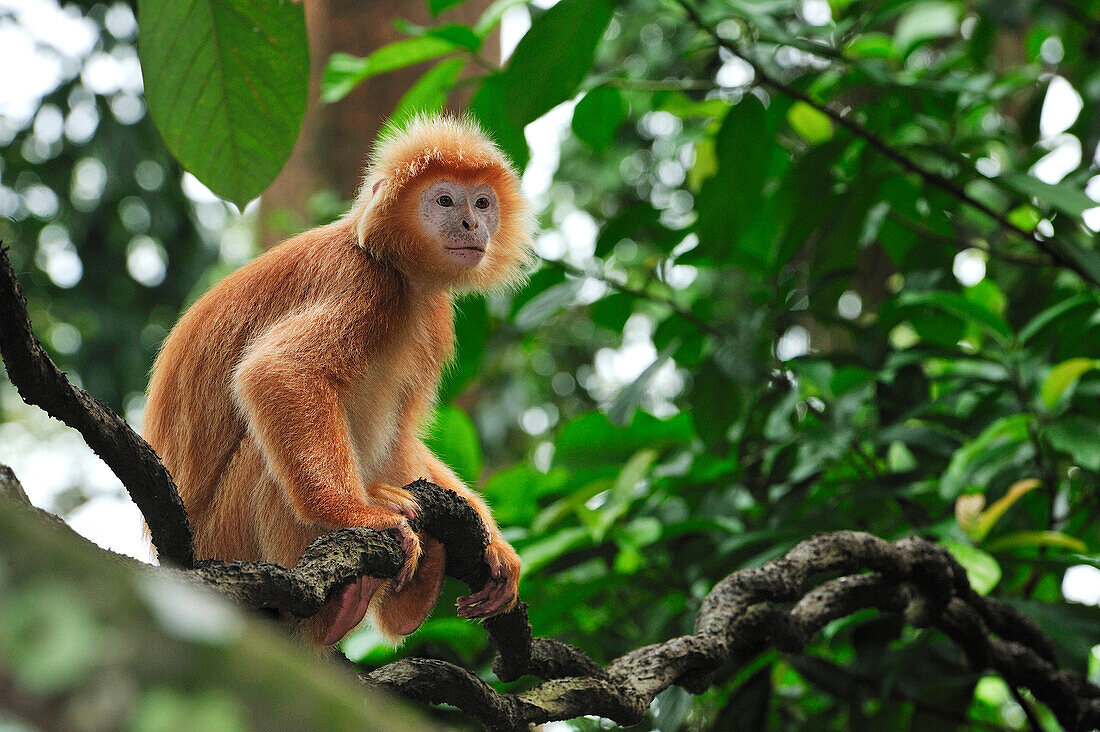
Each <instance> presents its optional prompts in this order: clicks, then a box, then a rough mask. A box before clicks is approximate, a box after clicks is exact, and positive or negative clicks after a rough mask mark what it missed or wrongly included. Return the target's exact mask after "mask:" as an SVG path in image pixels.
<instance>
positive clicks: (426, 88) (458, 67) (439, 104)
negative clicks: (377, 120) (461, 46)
mask: <svg viewBox="0 0 1100 732" xmlns="http://www.w3.org/2000/svg"><path fill="white" fill-rule="evenodd" d="M465 65H466V61H465V59H461V58H449V59H445V60H443V61H440V62H439V63H437V64H436V65H435V66H433V67H432V68H431V70H430V71H428V72H427V73H425V74H424V75H423V76H421V77H420V78H419V79H418V80H417V82H416V83H415V84H413V85H412V86H411V87H409V90H408V91H407V92H405V94H404V95H403V96H402V97H401V99H400V100H398V102H397V106H396V107H395V108H394V110H393V114H392V115H391V116H390V122H391V123H392V124H393V125H394V126H396V127H401V126H402V125H403V124H405V122H407V121H408V120H409V118H411V117H412V116H413V115H415V114H418V113H422V112H423V113H429V114H430V113H432V112H438V111H440V110H441V109H443V107H444V106H445V105H446V104H447V94H448V93H449V92H450V91H451V88H452V87H454V84H455V80H456V79H457V78H458V75H459V74H460V73H461V72H462V67H463V66H465Z"/></svg>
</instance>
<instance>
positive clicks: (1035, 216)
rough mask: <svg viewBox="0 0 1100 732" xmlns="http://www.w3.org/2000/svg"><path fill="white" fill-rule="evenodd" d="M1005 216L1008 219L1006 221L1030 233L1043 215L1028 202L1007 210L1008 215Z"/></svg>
mask: <svg viewBox="0 0 1100 732" xmlns="http://www.w3.org/2000/svg"><path fill="white" fill-rule="evenodd" d="M1005 218H1007V219H1008V223H1010V224H1012V225H1013V226H1015V227H1016V228H1018V229H1020V230H1022V231H1026V232H1029V233H1030V232H1032V231H1035V227H1036V226H1038V225H1039V222H1040V221H1042V220H1043V215H1042V214H1041V213H1040V212H1039V209H1037V208H1035V207H1034V206H1032V205H1031V204H1030V203H1025V204H1024V205H1022V206H1017V207H1016V208H1014V209H1012V210H1011V211H1009V212H1008V216H1006V217H1005Z"/></svg>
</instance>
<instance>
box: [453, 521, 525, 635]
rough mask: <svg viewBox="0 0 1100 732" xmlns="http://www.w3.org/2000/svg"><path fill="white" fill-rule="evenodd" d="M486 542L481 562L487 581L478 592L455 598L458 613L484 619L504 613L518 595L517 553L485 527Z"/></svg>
mask: <svg viewBox="0 0 1100 732" xmlns="http://www.w3.org/2000/svg"><path fill="white" fill-rule="evenodd" d="M485 535H486V537H487V538H488V539H489V545H488V546H487V547H485V563H486V564H488V565H489V581H488V582H486V583H485V586H484V587H482V588H481V590H480V591H478V592H476V593H474V594H472V595H469V596H467V597H460V598H458V602H457V603H456V605H457V607H458V616H459V617H461V618H487V617H489V616H491V615H497V614H499V613H503V612H507V611H508V610H511V609H512V607H513V606H514V605H515V604H516V600H517V599H518V597H519V555H518V554H516V550H515V549H513V548H512V547H511V546H510V545H509V544H508V542H506V541H504V539H501V538H500V537H499V536H495V535H494V534H493V533H492V532H491V531H490V530H489V526H488V525H486V526H485Z"/></svg>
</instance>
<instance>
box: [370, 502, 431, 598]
mask: <svg viewBox="0 0 1100 732" xmlns="http://www.w3.org/2000/svg"><path fill="white" fill-rule="evenodd" d="M413 505H414V506H415V505H416V504H415V503H414V504H413ZM413 515H414V516H415V515H416V514H415V513H414V514H413ZM354 525H356V526H365V527H366V528H368V529H374V530H375V531H395V532H397V534H398V535H399V537H400V539H401V549H402V550H403V551H404V552H405V562H404V564H402V565H401V569H400V570H398V572H397V574H396V575H394V578H393V590H394V592H397V591H398V590H400V589H401V588H402V587H404V586H405V583H406V582H408V581H409V578H410V577H412V576H413V573H414V572H416V567H417V565H418V564H419V563H420V554H421V548H420V538H419V537H418V536H417V535H416V533H414V532H413V530H412V527H411V526H409V519H408V518H407V517H406V516H405V515H404V514H402V513H397V512H394V511H391V510H389V509H386V508H380V507H375V506H369V507H366V508H364V509H363V510H362V511H360V512H359V515H358V516H357V517H356V520H355V524H354Z"/></svg>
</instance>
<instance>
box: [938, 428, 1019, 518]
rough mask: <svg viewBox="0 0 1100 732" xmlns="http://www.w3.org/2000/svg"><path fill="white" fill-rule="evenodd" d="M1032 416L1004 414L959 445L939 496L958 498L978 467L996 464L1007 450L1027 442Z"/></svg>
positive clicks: (945, 475)
mask: <svg viewBox="0 0 1100 732" xmlns="http://www.w3.org/2000/svg"><path fill="white" fill-rule="evenodd" d="M1029 419H1030V418H1029V417H1028V415H1025V414H1013V415H1010V416H1007V417H1002V418H1001V419H998V420H995V421H994V422H992V423H991V424H990V425H989V426H988V427H986V428H985V429H984V430H982V433H981V434H980V435H978V436H977V437H976V438H974V439H973V440H972V441H971V442H969V443H967V444H966V445H964V446H962V447H960V448H959V449H958V450H957V451H956V452H955V454H954V456H953V457H952V458H951V462H950V464H949V465H948V466H947V470H946V471H945V472H944V474H943V477H942V478H941V479H940V496H941V497H942V498H945V499H948V500H952V499H954V498H956V497H957V496H958V495H959V494H960V493H962V491H963V489H965V488H966V487H967V486H968V485H969V482H968V481H970V480H972V476H973V473H974V472H975V471H976V470H977V468H979V467H982V466H985V465H989V464H992V463H996V462H998V461H1000V460H1001V459H1002V458H1004V457H1005V455H1006V452H1008V451H1011V450H1013V449H1015V448H1016V447H1017V446H1018V445H1021V444H1026V443H1027V441H1028V421H1029ZM1005 448H1008V450H1007V451H1006V450H1005ZM981 487H984V486H981Z"/></svg>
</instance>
